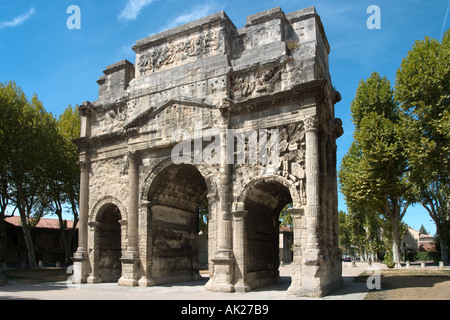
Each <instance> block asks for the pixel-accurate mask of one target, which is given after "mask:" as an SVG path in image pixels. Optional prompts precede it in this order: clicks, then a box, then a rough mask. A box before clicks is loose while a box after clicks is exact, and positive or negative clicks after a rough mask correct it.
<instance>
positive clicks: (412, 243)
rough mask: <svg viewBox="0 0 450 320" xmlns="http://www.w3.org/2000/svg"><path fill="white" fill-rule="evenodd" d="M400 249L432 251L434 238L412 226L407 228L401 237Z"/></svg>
mask: <svg viewBox="0 0 450 320" xmlns="http://www.w3.org/2000/svg"><path fill="white" fill-rule="evenodd" d="M401 249H402V250H405V251H414V252H425V251H434V249H435V244H434V238H433V236H430V235H428V234H422V233H420V231H417V230H414V229H413V228H408V230H407V231H406V234H405V236H404V237H403V240H402V244H401Z"/></svg>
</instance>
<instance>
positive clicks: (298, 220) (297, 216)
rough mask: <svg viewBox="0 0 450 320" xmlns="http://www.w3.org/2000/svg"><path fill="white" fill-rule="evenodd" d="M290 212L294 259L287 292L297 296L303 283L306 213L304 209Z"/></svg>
mask: <svg viewBox="0 0 450 320" xmlns="http://www.w3.org/2000/svg"><path fill="white" fill-rule="evenodd" d="M288 212H289V214H290V215H291V218H292V222H293V227H294V250H293V251H294V259H293V261H292V277H291V285H290V286H289V288H288V291H287V292H288V294H289V295H295V294H297V292H298V291H299V290H300V287H301V282H302V278H301V277H302V259H303V254H302V253H303V250H302V247H303V245H304V241H303V235H304V231H305V227H304V215H305V211H304V209H303V208H290V209H288Z"/></svg>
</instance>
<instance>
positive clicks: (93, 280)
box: [87, 276, 102, 283]
mask: <svg viewBox="0 0 450 320" xmlns="http://www.w3.org/2000/svg"><path fill="white" fill-rule="evenodd" d="M100 282H102V279H101V278H100V277H97V276H89V277H88V278H87V283H100Z"/></svg>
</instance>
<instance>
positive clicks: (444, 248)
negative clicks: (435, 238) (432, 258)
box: [440, 236, 448, 264]
mask: <svg viewBox="0 0 450 320" xmlns="http://www.w3.org/2000/svg"><path fill="white" fill-rule="evenodd" d="M440 239H441V240H440V242H441V260H442V261H443V262H444V264H447V263H448V251H447V241H446V239H445V238H444V237H442V236H441V237H440Z"/></svg>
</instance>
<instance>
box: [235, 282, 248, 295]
mask: <svg viewBox="0 0 450 320" xmlns="http://www.w3.org/2000/svg"><path fill="white" fill-rule="evenodd" d="M251 290H252V287H251V286H250V285H249V284H248V283H247V281H245V280H239V281H238V282H237V283H236V284H235V285H234V291H236V292H239V293H245V292H250V291H251Z"/></svg>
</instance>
